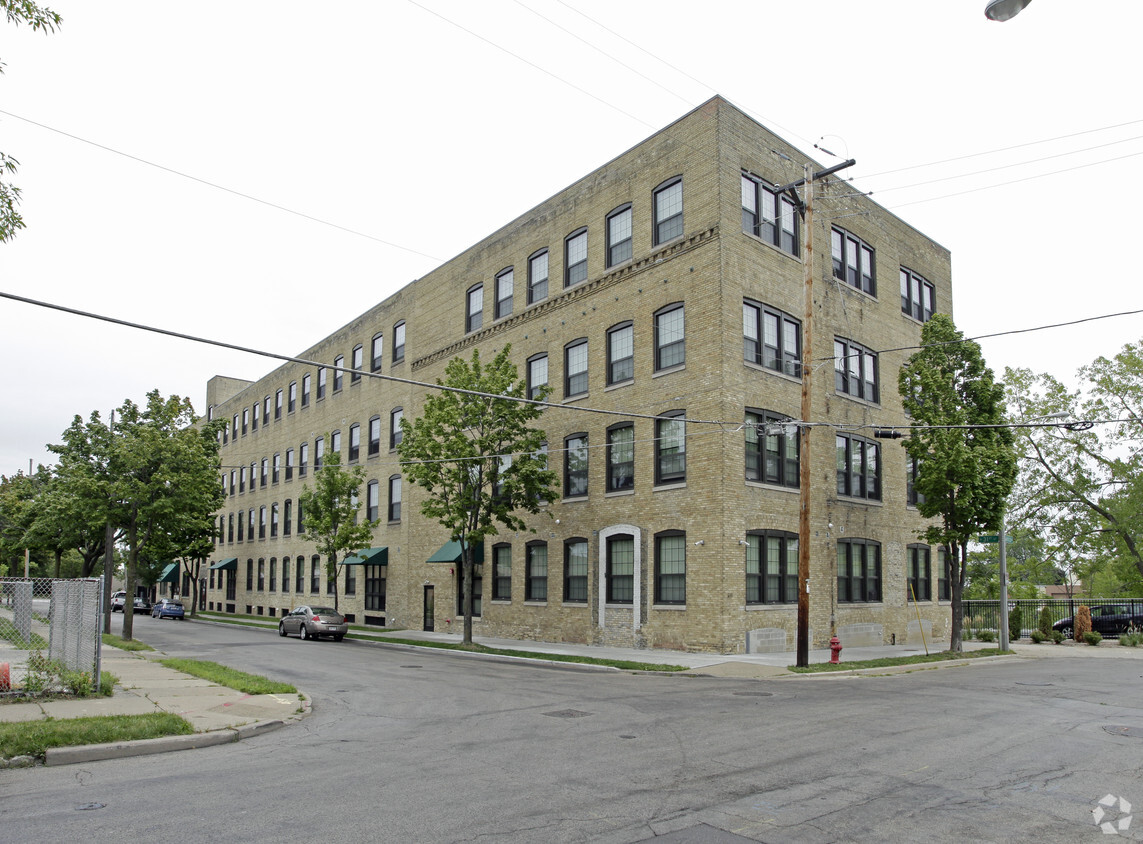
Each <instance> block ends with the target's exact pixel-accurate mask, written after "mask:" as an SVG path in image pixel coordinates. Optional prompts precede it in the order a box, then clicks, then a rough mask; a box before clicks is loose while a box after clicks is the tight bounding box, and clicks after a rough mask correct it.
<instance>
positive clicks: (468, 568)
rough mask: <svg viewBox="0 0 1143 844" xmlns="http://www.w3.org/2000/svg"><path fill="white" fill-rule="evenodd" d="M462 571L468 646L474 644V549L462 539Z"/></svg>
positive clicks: (464, 640) (463, 607)
mask: <svg viewBox="0 0 1143 844" xmlns="http://www.w3.org/2000/svg"><path fill="white" fill-rule="evenodd" d="M460 560H461V571H462V579H463V583H464V606H462V607H461V609H462V610H463V611H464V637H463V639H462V641H463V642H464V644H466V645H471V644H472V549H471V548H469V547H468V542H466V541H465V539H463V538H462V539H461V558H460Z"/></svg>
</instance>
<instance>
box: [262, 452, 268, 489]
mask: <svg viewBox="0 0 1143 844" xmlns="http://www.w3.org/2000/svg"><path fill="white" fill-rule="evenodd" d="M261 480H262V483H261V484H260V485H261V486H263V487H264V486H266V484H267V483H268V482H269V480H270V458H269V457H263V458H262V474H261Z"/></svg>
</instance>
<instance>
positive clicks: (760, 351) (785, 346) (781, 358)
mask: <svg viewBox="0 0 1143 844" xmlns="http://www.w3.org/2000/svg"><path fill="white" fill-rule="evenodd" d="M742 359H743V360H745V361H746V362H747V363H753V364H757V365H758V366H764V367H766V368H767V369H772V370H774V371H775V372H781V373H783V374H785V375H789V376H791V377H792V378H801V377H802V324H801V323H800V322H798V320H796V319H794V318H793V317H792V316H789V315H788V314H784V313H782V312H781V311H779V310H776V309H774V308H771V307H769V306H768V305H762V304H759V303H757V302H751V301H745V302H743V303H742Z"/></svg>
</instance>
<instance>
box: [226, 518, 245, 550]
mask: <svg viewBox="0 0 1143 844" xmlns="http://www.w3.org/2000/svg"><path fill="white" fill-rule="evenodd" d="M238 529H239V530H242V523H241V522H239V523H238ZM226 541H227V543H230V544H233V543H234V514H233V513H231V514H230V517H229V518H228V519H227V520H226Z"/></svg>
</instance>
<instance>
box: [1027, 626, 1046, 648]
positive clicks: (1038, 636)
mask: <svg viewBox="0 0 1143 844" xmlns="http://www.w3.org/2000/svg"><path fill="white" fill-rule="evenodd" d="M1028 638H1030V639H1031V640H1032V641H1033V642H1035V643H1036V644H1037V645H1038V644H1040V643H1041V642H1043V641H1044V640H1045V639H1047V638H1048V637H1047V636H1045V635H1044V633H1043V631H1041V630H1038V629H1037V630H1033V631H1032V632H1031V633H1030V634H1028Z"/></svg>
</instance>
